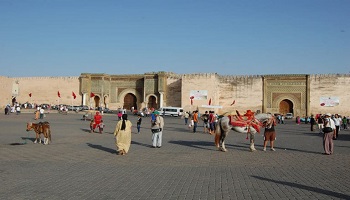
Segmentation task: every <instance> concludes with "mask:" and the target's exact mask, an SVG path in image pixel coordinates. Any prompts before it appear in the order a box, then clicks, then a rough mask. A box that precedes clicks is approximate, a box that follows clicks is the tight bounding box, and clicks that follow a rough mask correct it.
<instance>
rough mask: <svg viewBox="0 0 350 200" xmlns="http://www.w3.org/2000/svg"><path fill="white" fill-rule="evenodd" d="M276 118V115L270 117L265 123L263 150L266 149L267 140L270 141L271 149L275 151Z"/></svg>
mask: <svg viewBox="0 0 350 200" xmlns="http://www.w3.org/2000/svg"><path fill="white" fill-rule="evenodd" d="M275 126H276V120H275V118H274V117H272V118H270V119H269V120H268V121H267V122H265V123H264V127H265V132H264V148H263V151H266V145H267V142H268V141H270V149H271V151H275V148H274V142H275V140H276V131H275Z"/></svg>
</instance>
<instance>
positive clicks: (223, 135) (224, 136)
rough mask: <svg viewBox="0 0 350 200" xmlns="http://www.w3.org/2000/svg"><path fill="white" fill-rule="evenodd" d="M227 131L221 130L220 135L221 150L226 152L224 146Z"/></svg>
mask: <svg viewBox="0 0 350 200" xmlns="http://www.w3.org/2000/svg"><path fill="white" fill-rule="evenodd" d="M226 135H227V132H226V131H223V134H222V136H221V151H223V152H226V151H227V150H226V147H225V138H226Z"/></svg>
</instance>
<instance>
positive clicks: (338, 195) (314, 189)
mask: <svg viewBox="0 0 350 200" xmlns="http://www.w3.org/2000/svg"><path fill="white" fill-rule="evenodd" d="M252 177H253V178H256V179H259V180H262V181H268V182H273V183H277V184H281V185H286V186H289V187H295V188H299V189H302V190H307V191H311V192H317V193H320V194H324V195H328V196H332V197H335V198H340V199H350V196H349V195H346V194H342V193H338V192H333V191H329V190H325V189H321V188H317V187H312V186H307V185H302V184H299V183H292V182H287V181H278V180H273V179H269V178H265V177H261V176H252Z"/></svg>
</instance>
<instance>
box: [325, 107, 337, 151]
mask: <svg viewBox="0 0 350 200" xmlns="http://www.w3.org/2000/svg"><path fill="white" fill-rule="evenodd" d="M334 131H335V124H334V121H333V120H332V119H331V114H330V113H327V114H325V118H324V128H323V133H324V135H323V147H324V153H323V154H325V155H331V154H333V149H334V145H333V136H334V134H335V133H334Z"/></svg>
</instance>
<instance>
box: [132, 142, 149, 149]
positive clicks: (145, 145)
mask: <svg viewBox="0 0 350 200" xmlns="http://www.w3.org/2000/svg"><path fill="white" fill-rule="evenodd" d="M131 144H136V145H140V146H144V147H149V148H151V147H152V145H149V144H143V143H140V142H135V141H131Z"/></svg>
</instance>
